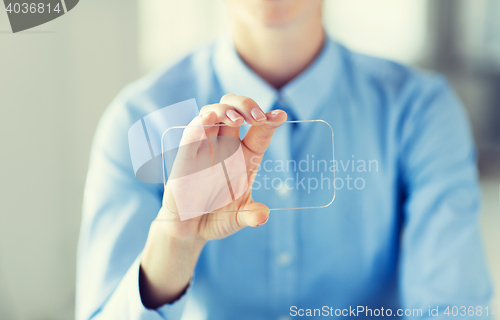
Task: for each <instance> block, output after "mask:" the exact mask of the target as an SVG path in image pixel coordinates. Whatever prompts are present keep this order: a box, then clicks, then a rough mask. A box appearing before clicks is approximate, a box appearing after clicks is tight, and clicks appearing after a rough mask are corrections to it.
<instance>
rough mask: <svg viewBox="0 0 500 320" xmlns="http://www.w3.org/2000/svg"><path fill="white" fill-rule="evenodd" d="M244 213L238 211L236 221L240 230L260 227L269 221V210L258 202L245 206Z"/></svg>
mask: <svg viewBox="0 0 500 320" xmlns="http://www.w3.org/2000/svg"><path fill="white" fill-rule="evenodd" d="M244 210H245V211H238V213H237V214H236V219H237V222H238V225H239V226H240V227H241V228H244V227H260V226H261V225H263V224H265V223H266V222H267V220H268V219H269V213H270V212H271V211H270V210H269V208H268V207H267V206H266V205H265V204H263V203H260V202H252V203H249V204H247V205H246V206H245V208H244Z"/></svg>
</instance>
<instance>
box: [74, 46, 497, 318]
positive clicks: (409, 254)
mask: <svg viewBox="0 0 500 320" xmlns="http://www.w3.org/2000/svg"><path fill="white" fill-rule="evenodd" d="M227 93H234V94H238V95H243V96H248V97H250V98H252V99H254V100H255V101H256V102H257V103H258V104H259V105H260V107H261V108H262V109H263V110H264V111H265V112H267V111H268V110H270V109H272V108H273V107H274V106H275V105H276V103H281V104H282V105H283V106H286V107H287V108H289V110H290V111H291V112H293V113H294V115H295V117H296V118H297V119H298V120H310V119H321V120H325V121H326V122H328V123H329V124H330V125H331V126H332V128H333V130H334V132H335V166H334V171H335V186H336V190H335V191H336V198H335V201H334V202H333V203H332V204H331V205H330V206H328V207H326V208H322V209H308V210H289V211H273V212H271V216H270V219H269V221H268V222H267V224H265V225H264V226H262V227H258V228H246V229H243V230H241V231H240V232H238V233H236V234H234V235H232V236H230V237H228V238H226V239H222V240H216V241H210V242H208V243H207V244H206V246H205V248H204V250H203V251H202V253H201V256H200V259H199V261H198V264H197V267H196V269H195V273H194V277H193V280H192V282H191V284H190V286H189V288H188V290H187V292H186V294H185V295H184V296H183V297H181V298H180V299H179V300H178V301H176V302H174V303H173V304H169V305H165V306H163V307H160V308H159V309H157V310H148V309H146V308H144V306H143V305H142V303H141V299H140V294H139V281H138V274H139V263H140V255H141V251H142V249H143V247H144V245H145V242H146V238H147V234H148V230H149V226H150V224H151V222H152V221H153V219H154V218H155V217H156V215H157V213H158V210H159V209H160V206H161V200H162V194H163V185H161V184H147V183H143V182H140V181H138V180H137V179H136V178H135V176H134V170H133V168H132V163H131V156H130V150H129V146H128V141H127V132H128V130H129V128H130V127H131V125H132V124H134V123H135V122H136V121H137V120H140V119H142V118H143V117H144V116H146V115H148V114H150V113H151V112H154V111H156V110H158V109H161V108H163V107H166V106H168V105H171V104H174V103H177V102H179V101H183V100H187V99H191V98H195V99H196V101H197V103H198V106H200V107H201V106H203V105H206V104H211V103H217V102H218V101H219V100H220V98H221V97H222V96H223V95H224V94H227ZM293 135H294V137H293V140H292V139H290V137H288V138H287V137H280V138H279V139H284V140H286V141H287V142H286V143H287V145H288V146H289V148H290V149H291V151H292V154H293V155H294V157H301V156H303V155H304V154H305V153H307V154H321V152H322V150H323V149H324V141H325V140H324V136H321V135H320V134H319V133H318V132H315V131H314V130H308V131H307V132H304V131H301V130H297V131H294V132H293ZM270 152H272V150H270ZM256 192H257V191H256ZM291 192H292V193H291V194H290V193H289V192H288V191H286V190H285V191H283V190H282V189H279V190H271V191H267V192H264V193H261V194H260V195H259V196H260V200H262V201H263V202H264V203H266V201H268V202H269V203H273V204H275V205H276V206H282V207H290V203H292V202H293V203H296V204H297V206H300V201H301V200H300V199H301V198H300V196H294V195H293V192H297V190H295V191H293V190H292V191H291ZM479 199H480V193H479V187H478V174H477V170H476V165H475V151H474V145H473V140H472V138H471V133H470V130H469V126H468V123H467V118H466V115H465V113H464V110H463V108H462V106H461V104H460V102H459V101H458V100H457V98H456V96H455V95H454V93H453V92H452V90H451V89H450V87H449V85H448V84H447V82H446V81H445V80H444V79H443V78H442V77H440V76H436V75H433V74H428V73H423V72H420V71H417V70H413V69H411V68H409V67H406V66H402V65H400V64H397V63H394V62H391V61H387V60H383V59H378V58H373V57H369V56H365V55H362V54H357V53H353V52H351V51H349V50H348V49H346V48H345V47H343V46H341V45H340V44H338V43H336V42H334V41H332V40H330V39H327V40H326V42H325V44H324V47H323V49H322V51H321V52H320V54H319V55H318V57H317V58H316V59H315V61H314V62H313V63H312V64H311V65H310V66H309V67H308V68H307V69H306V70H305V71H304V72H302V73H301V74H300V75H299V76H298V77H296V78H295V79H294V80H293V81H291V82H290V83H288V84H287V85H286V86H285V87H283V88H282V89H281V90H279V91H277V90H275V89H273V88H272V87H271V86H269V85H268V84H267V83H265V82H264V81H263V80H262V79H261V78H259V77H258V76H257V75H256V74H255V73H254V72H253V71H252V70H250V69H249V68H248V67H247V66H246V65H245V64H244V63H243V61H242V60H241V59H240V58H239V56H238V55H237V53H236V51H235V49H234V47H233V46H232V44H231V42H230V41H227V40H221V41H218V42H217V43H215V44H213V45H210V46H208V47H205V48H203V49H201V50H199V51H197V52H195V53H193V54H191V55H189V56H187V57H186V58H185V59H183V60H181V61H180V62H178V63H177V64H175V65H174V66H172V67H169V68H168V69H165V70H159V71H157V72H155V73H152V74H150V75H148V76H147V77H145V78H143V79H141V80H139V81H138V82H136V83H134V84H132V85H130V86H128V87H127V88H126V89H125V90H124V91H123V92H122V93H121V94H120V95H119V96H118V97H117V98H116V99H115V100H114V102H113V103H112V104H111V106H110V107H109V108H108V109H107V110H106V112H105V114H104V116H103V118H102V120H101V122H100V125H99V127H98V130H97V133H96V137H95V141H94V145H93V149H92V155H91V160H90V169H89V173H88V178H87V183H86V188H85V200H84V208H83V219H82V227H81V235H80V242H79V250H78V276H77V277H78V280H77V301H76V304H77V306H76V308H77V309H76V314H77V319H90V318H95V319H169V320H170V319H172V320H173V319H179V318H180V317H181V314H182V313H183V312H187V313H191V314H192V315H193V314H194V315H197V316H199V317H201V318H205V317H206V318H208V319H217V320H223V319H231V320H233V319H277V318H280V317H286V316H295V315H298V314H299V312H300V311H299V309H304V312H306V311H307V309H321V311H322V314H323V315H325V310H326V309H327V310H328V312H329V314H335V310H336V309H339V310H344V309H348V310H349V309H351V310H352V309H354V308H356V309H357V310H361V309H360V307H363V308H364V310H366V309H371V310H375V309H379V310H380V308H384V310H386V309H392V312H393V315H394V314H395V313H396V312H397V309H398V308H402V309H405V308H409V309H422V311H423V312H422V314H423V317H426V316H428V310H429V307H431V308H432V309H434V308H436V307H439V315H440V316H444V315H443V312H444V311H445V309H446V307H447V306H450V307H451V306H454V305H457V306H462V305H466V306H483V307H486V305H487V304H488V303H489V299H490V297H491V287H490V280H489V278H488V271H487V268H486V266H485V258H484V252H483V247H482V244H481V237H480V228H479V224H478V212H479V208H480V200H479ZM169 276H172V275H168V274H165V277H169ZM324 307H327V308H326V309H325V308H324ZM372 312H373V311H372ZM343 313H344V315H345V313H346V311H343ZM316 315H318V313H316ZM337 315H338V311H337ZM352 315H353V314H352V313H350V316H352ZM358 316H368V317H370V313H369V312H368V311H366V313H365V312H361V313H360V314H358ZM378 318H379V317H378Z"/></svg>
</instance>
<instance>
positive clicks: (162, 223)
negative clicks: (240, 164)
mask: <svg viewBox="0 0 500 320" xmlns="http://www.w3.org/2000/svg"><path fill="white" fill-rule="evenodd" d="M286 118H287V115H286V113H285V112H284V111H282V110H273V111H270V112H268V113H267V114H264V113H263V112H262V110H261V109H260V107H259V106H258V105H257V103H255V101H253V100H252V99H250V98H246V97H242V96H237V95H232V94H230V95H225V96H224V97H222V99H221V101H220V103H218V104H213V105H208V106H205V107H203V108H202V109H201V111H200V115H199V117H198V119H195V121H198V123H200V124H201V123H203V125H215V124H225V126H216V127H205V130H204V131H205V135H206V138H207V139H206V141H217V140H212V139H211V137H214V136H218V137H231V138H233V139H238V141H239V130H240V126H241V125H242V124H243V123H244V122H245V121H246V122H247V123H248V124H250V125H251V127H250V128H249V129H248V132H247V133H246V135H245V137H244V138H243V140H242V141H241V148H242V154H243V157H244V160H245V166H246V170H247V174H246V177H245V178H246V179H248V181H247V185H248V188H246V191H244V193H243V195H242V196H240V197H237V199H235V200H234V201H232V202H231V203H229V204H228V205H226V206H223V207H221V208H218V209H217V211H214V212H210V213H207V214H204V215H201V216H197V217H194V218H192V219H189V220H184V221H181V219H180V216H179V213H177V212H178V210H177V206H176V201H175V200H176V199H174V193H173V192H172V182H171V181H169V182H167V185H166V186H165V192H164V195H163V206H162V209H161V210H160V212H159V213H158V216H157V219H156V220H155V222H154V223H153V224H152V225H151V229H150V233H149V236H148V241H147V243H146V246H145V248H144V251H143V255H142V259H141V297H142V299H143V303H144V304H145V306H146V307H153V308H154V307H158V306H161V305H162V304H165V303H168V302H172V301H174V300H175V299H176V298H178V297H179V296H180V295H181V294H182V293H183V290H184V289H185V288H186V286H187V284H188V282H189V279H190V277H191V275H192V272H193V270H194V267H195V265H196V261H197V259H198V256H199V254H200V252H201V249H202V248H203V246H204V244H205V243H206V241H208V240H213V239H221V238H225V237H227V236H229V235H231V234H233V233H235V232H237V231H239V230H241V229H242V228H245V227H248V226H250V227H257V226H260V225H262V224H264V223H266V222H267V220H268V218H269V208H268V207H267V206H266V205H264V204H263V203H257V202H255V201H253V199H252V183H253V180H254V178H255V174H256V172H257V169H258V166H259V165H260V161H261V159H262V156H263V155H264V152H265V151H266V150H267V148H268V146H269V144H270V142H271V139H272V136H273V134H274V132H275V130H276V129H277V128H278V127H279V126H280V125H281V124H283V122H284V121H286ZM184 132H185V134H186V130H185V131H184ZM191 132H193V131H191ZM187 134H189V133H187ZM182 139H183V140H187V142H188V143H189V142H190V141H196V140H198V141H201V139H200V138H199V137H198V136H197V137H195V139H194V140H190V139H191V138H190V137H186V136H183V138H182ZM220 141H224V140H223V139H220ZM185 142H186V141H185ZM181 143H182V142H181ZM193 146H194V147H195V150H193V149H192V148H193ZM203 147H204V146H203V144H202V143H199V144H196V143H194V144H193V143H191V144H190V146H189V148H187V149H184V150H183V151H182V154H181V152H178V154H177V157H186V158H183V159H182V161H178V159H176V160H175V162H174V169H172V170H175V169H176V163H177V164H181V165H183V166H186V165H187V166H189V164H190V163H196V161H199V160H200V159H199V157H200V152H199V150H200V148H203ZM205 154H206V153H205ZM210 154H211V153H210ZM201 156H202V155H201ZM212 160H213V156H212ZM190 161H191V162H190ZM177 170H182V168H179V167H178V165H177ZM216 191H217V190H216ZM208 192H214V190H207V193H208ZM196 194H200V196H199V197H198V198H197V199H193V201H207V200H206V199H204V198H203V197H202V196H201V194H202V193H200V192H193V194H190V195H189V196H194V197H196ZM202 205H203V204H202ZM223 211H226V212H223ZM181 213H182V212H181Z"/></svg>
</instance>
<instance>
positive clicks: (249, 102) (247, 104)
mask: <svg viewBox="0 0 500 320" xmlns="http://www.w3.org/2000/svg"><path fill="white" fill-rule="evenodd" d="M241 105H242V106H243V108H244V109H245V110H250V109H252V108H253V107H255V106H257V103H256V102H255V101H253V99H250V98H247V97H245V98H243V99H242V100H241Z"/></svg>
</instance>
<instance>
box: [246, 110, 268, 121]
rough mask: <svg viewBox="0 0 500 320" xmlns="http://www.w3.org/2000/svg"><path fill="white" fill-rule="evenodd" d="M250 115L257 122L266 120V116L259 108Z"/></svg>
mask: <svg viewBox="0 0 500 320" xmlns="http://www.w3.org/2000/svg"><path fill="white" fill-rule="evenodd" d="M250 114H251V115H252V117H253V118H254V119H255V120H256V121H262V120H266V115H265V114H264V113H262V111H261V110H260V109H259V108H253V109H252V111H250Z"/></svg>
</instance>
